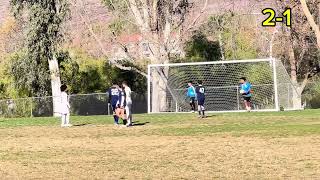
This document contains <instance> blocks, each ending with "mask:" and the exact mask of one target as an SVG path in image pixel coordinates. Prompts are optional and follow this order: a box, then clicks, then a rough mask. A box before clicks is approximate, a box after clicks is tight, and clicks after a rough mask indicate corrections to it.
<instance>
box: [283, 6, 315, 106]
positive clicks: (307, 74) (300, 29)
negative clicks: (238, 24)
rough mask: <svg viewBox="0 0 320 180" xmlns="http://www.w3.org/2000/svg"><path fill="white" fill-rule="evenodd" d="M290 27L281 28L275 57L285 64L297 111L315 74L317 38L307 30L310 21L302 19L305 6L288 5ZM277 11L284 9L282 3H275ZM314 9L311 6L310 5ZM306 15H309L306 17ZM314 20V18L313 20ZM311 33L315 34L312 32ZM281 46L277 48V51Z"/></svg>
mask: <svg viewBox="0 0 320 180" xmlns="http://www.w3.org/2000/svg"><path fill="white" fill-rule="evenodd" d="M291 2H292V3H291V4H290V8H292V12H293V13H294V14H293V17H294V18H293V19H292V21H293V23H292V27H291V28H287V27H281V28H280V29H279V33H278V36H277V40H278V41H279V42H281V43H280V44H279V46H278V49H279V50H278V52H277V53H278V54H277V55H278V56H280V57H281V56H282V57H284V60H285V63H287V64H289V70H290V77H291V81H292V83H293V84H294V86H295V88H296V91H297V95H298V96H297V97H293V102H294V106H295V107H298V108H300V107H301V94H302V93H303V91H304V89H305V87H306V85H307V84H308V82H309V81H310V80H312V79H313V78H314V77H316V76H317V75H318V74H319V60H318V55H317V54H318V52H319V43H317V42H318V40H319V39H318V37H317V35H316V36H315V34H314V33H313V32H312V31H311V30H310V29H311V28H310V27H311V26H312V25H311V24H310V20H311V19H310V17H309V18H307V17H306V15H305V7H304V6H305V4H304V5H302V4H300V3H299V2H297V1H295V2H293V1H291ZM277 3H278V8H279V11H283V10H284V9H285V8H287V4H285V3H284V2H283V1H277ZM314 5H315V4H314ZM313 7H314V8H316V7H317V6H313ZM309 15H310V14H309ZM313 20H314V18H313ZM314 31H315V33H316V31H317V30H315V29H314ZM280 45H281V47H280ZM284 47H285V48H284Z"/></svg>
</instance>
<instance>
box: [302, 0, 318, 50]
mask: <svg viewBox="0 0 320 180" xmlns="http://www.w3.org/2000/svg"><path fill="white" fill-rule="evenodd" d="M300 3H301V6H302V10H303V12H304V14H305V16H306V17H307V20H308V22H309V24H310V26H311V28H312V30H313V31H314V33H315V34H316V37H317V45H318V48H320V29H319V26H318V25H317V24H316V22H315V20H314V17H313V16H312V14H311V12H310V10H309V8H308V5H307V2H306V0H300Z"/></svg>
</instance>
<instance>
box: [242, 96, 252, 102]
mask: <svg viewBox="0 0 320 180" xmlns="http://www.w3.org/2000/svg"><path fill="white" fill-rule="evenodd" d="M243 100H245V101H247V102H251V96H249V97H247V96H243Z"/></svg>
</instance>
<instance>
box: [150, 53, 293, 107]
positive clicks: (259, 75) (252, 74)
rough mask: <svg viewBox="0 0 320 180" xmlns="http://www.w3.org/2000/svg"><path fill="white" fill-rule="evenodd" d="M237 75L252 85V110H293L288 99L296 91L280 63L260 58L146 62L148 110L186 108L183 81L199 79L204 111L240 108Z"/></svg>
mask: <svg viewBox="0 0 320 180" xmlns="http://www.w3.org/2000/svg"><path fill="white" fill-rule="evenodd" d="M274 67H276V68H274ZM274 70H276V71H274ZM275 75H276V76H275ZM240 77H247V79H248V81H249V82H250V83H251V84H252V90H253V97H252V108H253V109H254V110H279V109H280V107H282V108H283V109H294V105H293V102H292V100H291V99H292V96H293V94H295V93H296V92H295V89H294V87H293V85H292V84H291V82H290V78H289V76H288V74H287V72H286V70H285V68H284V67H283V65H282V63H281V62H278V61H276V60H272V59H261V60H244V61H217V62H207V63H182V64H169V65H150V66H149V112H153V113H156V112H188V111H190V109H191V107H190V105H189V99H188V98H187V96H186V91H187V83H188V82H189V81H193V82H197V81H199V80H202V81H203V85H204V86H205V88H206V103H205V107H206V110H207V111H241V110H244V106H243V103H242V96H241V94H240V93H239V91H240V89H239V78H240ZM274 77H276V79H275V78H274ZM275 84H276V85H277V87H278V90H277V88H276V87H275ZM276 90H277V91H276ZM277 95H278V96H277ZM276 97H279V98H276ZM277 102H278V103H277ZM277 105H278V106H277Z"/></svg>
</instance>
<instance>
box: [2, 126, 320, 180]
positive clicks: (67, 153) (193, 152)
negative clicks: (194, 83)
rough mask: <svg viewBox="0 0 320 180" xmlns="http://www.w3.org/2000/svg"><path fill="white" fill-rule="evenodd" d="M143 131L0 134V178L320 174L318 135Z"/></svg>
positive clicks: (97, 128) (10, 131) (33, 129)
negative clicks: (190, 133)
mask: <svg viewBox="0 0 320 180" xmlns="http://www.w3.org/2000/svg"><path fill="white" fill-rule="evenodd" d="M144 129H145V128H144V127H138V128H132V129H119V128H114V127H113V126H92V127H91V126H90V127H77V128H70V129H61V128H56V127H25V128H13V129H1V132H0V138H1V139H0V143H1V146H0V174H1V175H2V178H4V179H22V178H23V179H121V178H122V179H161V178H162V179H196V178H197V179H214V178H228V179H316V178H318V177H320V151H319V150H320V138H319V137H318V136H311V137H288V138H266V137H264V138H261V137H256V138H253V137H232V136H228V135H223V134H221V135H219V136H214V137H209V136H190V137H189V136H183V137H181V136H147V135H144V134H143V132H144ZM117 134H121V136H120V135H119V136H116V135H117Z"/></svg>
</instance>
